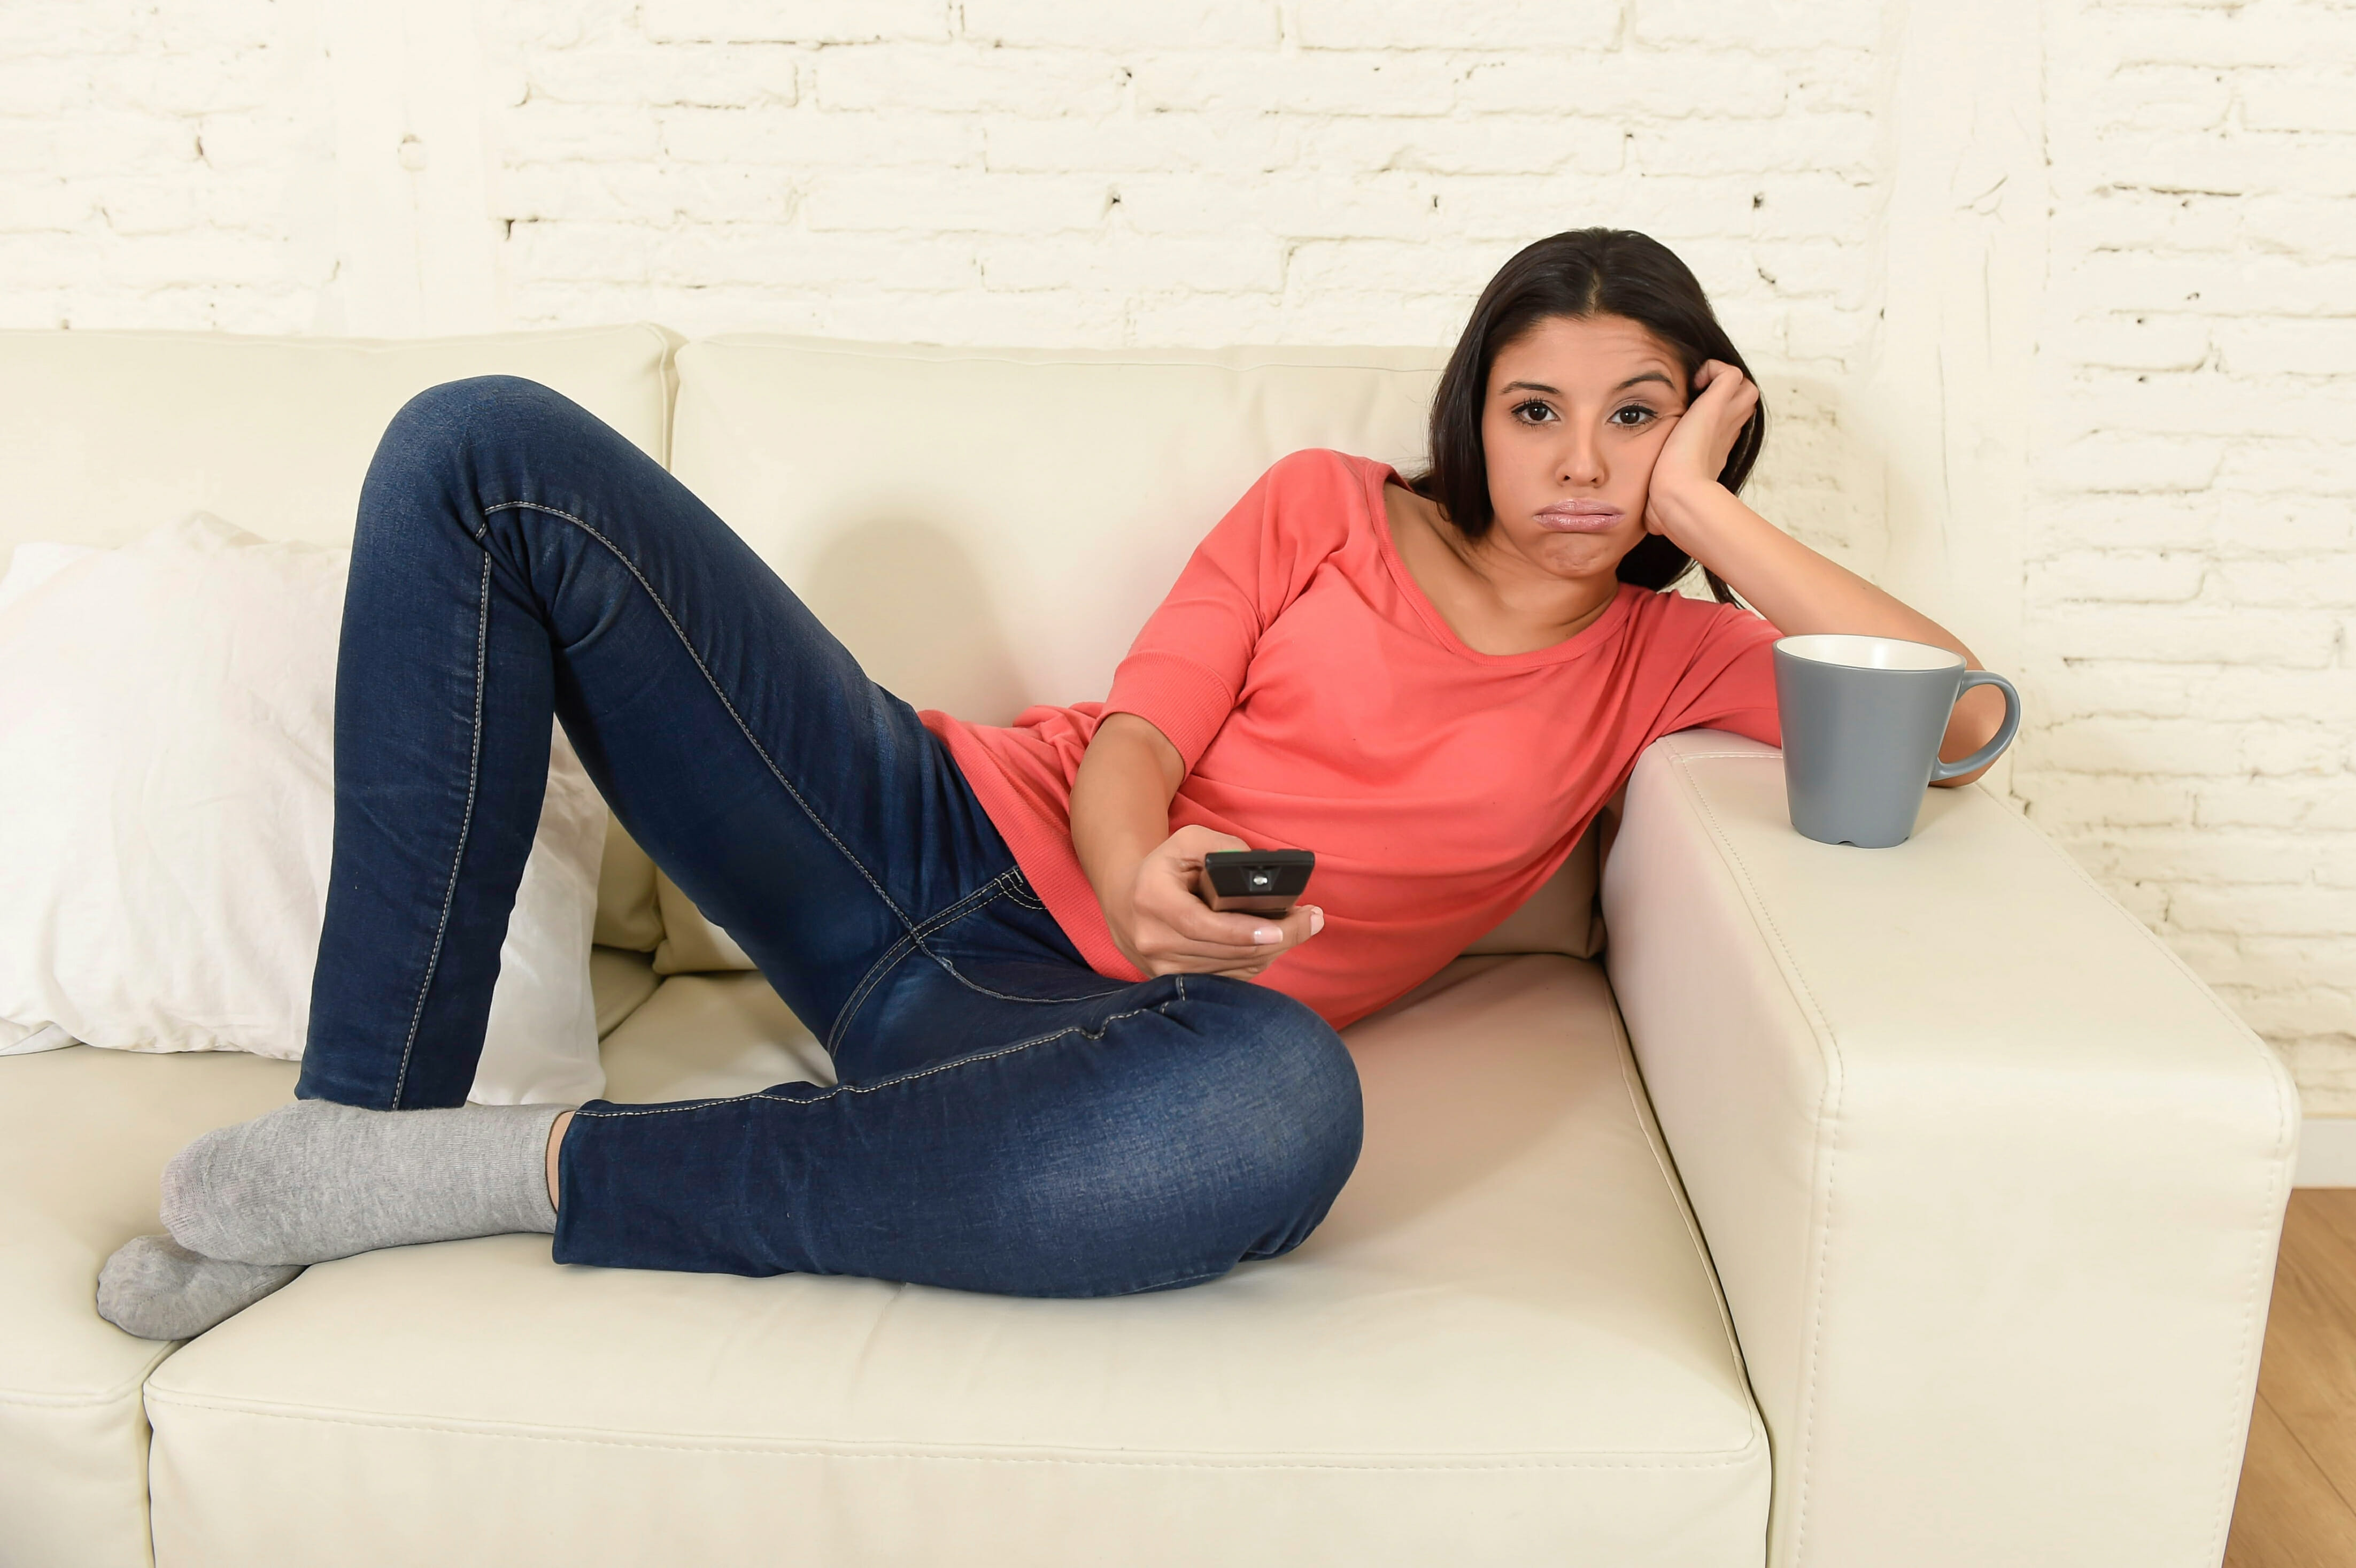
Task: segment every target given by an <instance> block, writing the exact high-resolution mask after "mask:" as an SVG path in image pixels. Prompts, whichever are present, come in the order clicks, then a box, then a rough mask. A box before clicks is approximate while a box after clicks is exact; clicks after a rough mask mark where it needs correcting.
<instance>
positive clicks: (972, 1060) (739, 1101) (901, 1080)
mask: <svg viewBox="0 0 2356 1568" xmlns="http://www.w3.org/2000/svg"><path fill="white" fill-rule="evenodd" d="M1185 999H1186V998H1185V987H1184V986H1183V984H1182V985H1181V986H1180V987H1179V994H1178V995H1177V996H1176V997H1174V998H1173V999H1172V1000H1170V1001H1168V1002H1161V1003H1156V1004H1154V1005H1152V1006H1151V1007H1132V1008H1130V1010H1129V1011H1128V1012H1126V1013H1115V1014H1113V1015H1111V1016H1110V1017H1108V1018H1106V1019H1105V1020H1104V1021H1103V1022H1102V1023H1101V1024H1099V1025H1098V1026H1097V1027H1096V1028H1095V1029H1094V1030H1090V1029H1088V1028H1087V1027H1086V1026H1083V1025H1079V1024H1069V1025H1066V1026H1064V1027H1063V1028H1060V1029H1055V1030H1051V1031H1049V1032H1048V1033H1046V1034H1044V1035H1035V1036H1032V1037H1031V1038H1030V1039H1027V1040H1017V1041H1015V1042H1014V1043H1013V1044H1012V1045H1011V1046H1001V1047H998V1048H997V1049H996V1050H994V1051H984V1052H978V1053H976V1054H975V1055H972V1056H965V1057H959V1058H957V1059H956V1060H955V1061H947V1062H937V1063H935V1064H933V1065H932V1066H930V1067H921V1068H917V1069H914V1070H913V1071H909V1072H904V1073H895V1074H894V1075H893V1076H892V1077H890V1078H885V1079H877V1080H876V1081H875V1082H873V1083H837V1084H830V1085H828V1086H827V1087H825V1088H823V1089H820V1090H819V1091H818V1092H817V1093H816V1094H810V1095H790V1094H778V1093H776V1092H775V1091H774V1090H766V1089H764V1090H755V1092H753V1093H751V1094H732V1095H729V1096H727V1097H726V1098H724V1099H720V1100H700V1101H692V1102H691V1103H688V1104H682V1105H648V1106H642V1107H640V1108H638V1109H637V1110H632V1111H591V1110H588V1109H586V1108H584V1109H582V1110H580V1111H577V1112H573V1114H575V1115H576V1116H584V1117H588V1118H591V1119H593V1120H597V1121H617V1120H619V1119H621V1118H623V1117H626V1116H668V1115H672V1114H675V1113H677V1112H682V1111H708V1110H710V1109H712V1107H713V1106H717V1105H743V1104H746V1103H748V1102H750V1101H755V1100H769V1101H776V1102H777V1103H779V1104H781V1105H816V1104H818V1103H819V1102H820V1101H827V1100H831V1099H833V1098H834V1097H835V1096H836V1095H838V1094H874V1093H877V1092H879V1091H881V1090H886V1089H897V1088H898V1087H900V1086H901V1085H902V1084H905V1083H914V1082H916V1080H917V1079H924V1078H931V1077H934V1076H935V1075H937V1074H939V1073H945V1072H953V1071H955V1070H956V1069H958V1068H962V1067H979V1066H980V1065H981V1064H982V1063H984V1062H994V1061H997V1060H999V1059H1001V1058H1005V1057H1011V1056H1012V1055H1014V1054H1015V1053H1016V1052H1018V1051H1027V1050H1031V1049H1033V1048H1034V1047H1039V1046H1044V1045H1051V1044H1053V1043H1054V1042H1055V1041H1057V1040H1060V1039H1063V1038H1065V1037H1066V1036H1071V1035H1078V1036H1082V1037H1083V1038H1085V1039H1088V1040H1092V1041H1093V1040H1101V1039H1103V1038H1104V1037H1105V1036H1106V1034H1107V1033H1108V1032H1109V1031H1110V1030H1111V1028H1112V1026H1114V1025H1115V1024H1118V1023H1120V1022H1121V1021H1123V1020H1124V1019H1128V1018H1136V1017H1141V1016H1142V1015H1145V1014H1148V1013H1162V1014H1167V1013H1168V1012H1169V1011H1170V1009H1171V1008H1173V1007H1174V1006H1176V1005H1177V1004H1179V1003H1181V1002H1183V1001H1184V1000H1185Z"/></svg>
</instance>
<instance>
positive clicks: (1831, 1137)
mask: <svg viewBox="0 0 2356 1568" xmlns="http://www.w3.org/2000/svg"><path fill="white" fill-rule="evenodd" d="M1759 755H1760V754H1759V753H1756V752H1739V751H1738V752H1708V753H1697V754H1694V755H1691V756H1679V757H1677V759H1676V761H1677V771H1678V772H1679V773H1680V774H1682V775H1683V776H1684V778H1685V781H1686V789H1687V798H1688V799H1689V800H1693V801H1694V802H1695V803H1696V804H1697V805H1698V806H1699V807H1700V809H1701V813H1702V816H1703V818H1704V820H1705V821H1706V822H1708V825H1709V831H1710V833H1711V836H1712V837H1714V838H1716V839H1717V840H1718V843H1719V849H1720V851H1721V852H1722V853H1723V854H1725V855H1726V857H1727V859H1728V860H1729V861H1730V862H1731V863H1732V865H1733V866H1734V871H1735V875H1737V876H1739V877H1740V878H1741V881H1742V886H1743V890H1744V891H1745V892H1746V893H1748V894H1749V895H1750V902H1751V909H1752V910H1753V912H1754V913H1753V918H1755V919H1756V920H1758V921H1759V922H1761V923H1762V924H1763V925H1764V926H1765V927H1766V928H1767V934H1768V935H1769V936H1770V937H1771V938H1772V940H1774V943H1775V946H1776V949H1777V950H1778V951H1780V952H1781V953H1782V955H1783V969H1784V972H1785V973H1786V974H1787V975H1788V977H1789V982H1788V983H1790V984H1792V985H1793V986H1794V987H1795V988H1796V989H1797V990H1798V992H1799V993H1800V995H1801V997H1802V999H1803V1000H1804V1002H1805V1003H1806V1004H1807V1009H1808V1011H1809V1013H1811V1014H1812V1015H1814V1020H1815V1025H1816V1030H1815V1033H1816V1035H1817V1038H1818V1041H1819V1047H1818V1048H1819V1049H1821V1050H1823V1051H1824V1052H1825V1053H1826V1056H1827V1057H1828V1058H1830V1062H1831V1066H1832V1069H1833V1070H1832V1071H1831V1072H1830V1073H1829V1074H1828V1075H1827V1081H1826V1096H1825V1099H1824V1100H1822V1101H1819V1102H1818V1104H1817V1107H1816V1131H1817V1135H1818V1140H1819V1144H1820V1147H1821V1149H1822V1152H1823V1162H1824V1165H1823V1175H1822V1178H1821V1187H1819V1188H1818V1192H1819V1194H1820V1199H1821V1202H1822V1205H1823V1207H1822V1209H1821V1211H1820V1215H1821V1219H1822V1226H1821V1229H1820V1230H1818V1232H1817V1236H1816V1260H1815V1293H1814V1295H1815V1299H1814V1300H1813V1301H1812V1302H1811V1303H1810V1305H1809V1310H1808V1347H1807V1351H1808V1355H1807V1377H1806V1378H1805V1380H1804V1382H1803V1385H1802V1398H1803V1400H1804V1405H1803V1408H1802V1410H1801V1412H1800V1432H1799V1434H1797V1435H1798V1439H1799V1447H1800V1453H1799V1454H1796V1455H1794V1459H1795V1461H1797V1463H1798V1466H1799V1474H1798V1475H1797V1477H1794V1480H1795V1484H1796V1488H1797V1492H1798V1495H1797V1496H1796V1497H1795V1498H1794V1499H1793V1520H1792V1556H1793V1559H1794V1561H1795V1562H1796V1561H1798V1560H1800V1559H1802V1558H1804V1556H1805V1555H1806V1552H1807V1541H1808V1522H1809V1521H1808V1505H1809V1502H1810V1496H1809V1493H1810V1485H1809V1483H1810V1482H1811V1480H1812V1479H1813V1477H1812V1475H1811V1473H1810V1470H1809V1466H1808V1463H1807V1459H1808V1456H1809V1455H1811V1454H1812V1453H1813V1452H1814V1449H1815V1418H1816V1393H1817V1389H1816V1382H1817V1374H1818V1370H1819V1366H1820V1358H1821V1356H1822V1352H1823V1346H1824V1307H1825V1279H1826V1273H1828V1272H1829V1266H1830V1259H1831V1255H1832V1237H1833V1188H1834V1185H1835V1172H1836V1170H1837V1167H1838V1165H1839V1164H1840V1149H1839V1145H1838V1140H1837V1136H1836V1135H1835V1133H1833V1127H1834V1124H1835V1122H1837V1120H1838V1115H1839V1103H1838V1102H1839V1094H1840V1089H1841V1086H1842V1084H1843V1083H1844V1081H1845V1076H1846V1075H1845V1074H1844V1073H1843V1072H1842V1070H1841V1061H1840V1041H1839V1039H1838V1036H1837V1031H1836V1030H1835V1029H1834V1028H1833V1025H1832V1020H1831V1019H1830V1018H1829V1017H1828V1016H1827V1015H1826V1013H1825V1010H1824V1007H1823V1005H1822V1004H1820V1003H1818V1002H1817V1000H1816V996H1815V992H1814V991H1812V990H1810V989H1809V986H1808V981H1807V976H1806V975H1805V974H1804V973H1802V972H1801V970H1800V963H1799V958H1798V955H1796V954H1795V953H1794V952H1793V951H1792V946H1791V943H1790V942H1788V941H1786V940H1784V937H1783V928H1782V927H1781V926H1779V925H1777V924H1776V921H1775V916H1774V913H1773V911H1772V910H1771V909H1769V908H1768V907H1767V901H1766V899H1765V897H1763V896H1762V894H1761V893H1760V891H1759V886H1758V884H1757V883H1756V882H1755V881H1753V880H1752V878H1751V867H1750V865H1749V863H1748V862H1746V861H1745V860H1744V859H1743V858H1742V854H1741V851H1740V850H1739V849H1737V848H1736V847H1735V844H1734V841H1733V839H1732V838H1731V837H1730V835H1729V834H1728V833H1727V832H1726V829H1725V827H1724V825H1723V824H1722V823H1720V822H1719V818H1718V812H1717V811H1716V810H1715V809H1714V808H1713V807H1712V806H1711V804H1710V800H1709V797H1708V793H1707V792H1705V791H1704V790H1703V789H1702V788H1701V783H1700V780H1699V779H1696V778H1695V777H1694V775H1693V769H1692V767H1691V764H1692V763H1693V762H1695V761H1697V760H1701V759H1702V758H1703V757H1758V756H1759ZM1827 1112H1829V1114H1827Z"/></svg>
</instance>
